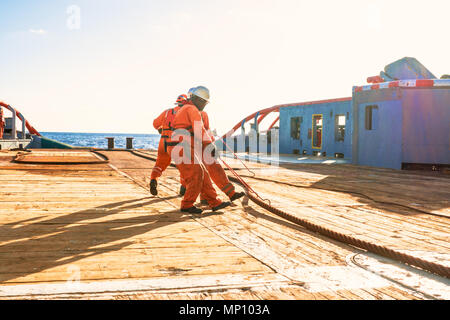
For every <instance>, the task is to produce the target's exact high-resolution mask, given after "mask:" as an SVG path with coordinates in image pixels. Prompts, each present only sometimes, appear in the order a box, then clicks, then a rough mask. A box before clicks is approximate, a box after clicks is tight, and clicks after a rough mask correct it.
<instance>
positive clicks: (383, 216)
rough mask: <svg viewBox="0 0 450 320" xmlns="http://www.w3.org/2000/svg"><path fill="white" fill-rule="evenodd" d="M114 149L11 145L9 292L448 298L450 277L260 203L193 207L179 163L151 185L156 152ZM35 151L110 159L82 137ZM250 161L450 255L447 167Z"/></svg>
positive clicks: (263, 179)
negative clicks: (24, 156)
mask: <svg viewBox="0 0 450 320" xmlns="http://www.w3.org/2000/svg"><path fill="white" fill-rule="evenodd" d="M102 154H104V155H106V156H107V157H109V158H110V160H111V162H110V164H109V165H108V164H84V165H76V164H72V165H39V164H35V165H32V164H18V163H12V162H11V160H12V158H13V157H14V156H15V155H16V152H5V151H3V152H0V261H1V263H0V299H24V298H25V299H59V298H69V299H266V300H269V299H276V300H278V299H296V300H302V299H307V300H311V299H321V300H323V299H345V300H347V299H358V300H361V299H450V281H449V280H448V279H444V278H442V277H439V276H435V275H431V274H429V273H427V272H424V271H421V270H418V269H416V268H412V267H409V266H405V265H403V264H401V263H397V262H395V261H391V260H389V259H386V258H381V257H379V256H376V255H373V254H370V253H367V252H364V251H362V250H359V249H356V248H354V247H351V246H348V245H345V244H342V243H339V242H336V241H333V240H330V239H327V238H325V237H322V236H319V235H317V234H313V233H311V232H309V231H307V230H305V229H303V228H301V227H299V226H296V225H294V224H292V223H290V222H287V221H284V220H283V219H281V218H279V217H277V216H275V215H273V214H271V213H269V212H267V211H266V210H264V209H261V208H259V207H257V206H256V205H254V204H252V203H249V204H248V205H243V204H242V203H241V202H239V201H238V202H236V203H235V204H234V206H233V207H231V208H229V209H228V208H227V209H226V210H224V211H223V212H219V213H215V214H212V213H208V212H206V214H204V215H202V216H201V217H193V216H191V215H185V214H182V213H180V212H179V210H178V208H179V205H180V201H181V199H180V198H179V197H178V196H177V193H178V189H179V182H178V179H179V178H178V172H177V170H176V169H172V168H170V169H168V170H167V171H166V172H165V174H164V176H163V177H162V179H161V180H160V187H159V191H160V194H159V196H158V197H152V196H151V195H150V194H149V192H148V190H147V189H146V188H144V187H145V186H147V185H148V183H149V180H148V176H149V174H150V171H151V168H152V167H153V164H154V163H153V162H152V161H149V160H146V159H143V158H140V157H137V156H135V155H133V154H131V153H129V152H126V151H124V152H106V151H105V152H102ZM29 157H30V158H32V159H34V160H36V161H39V160H40V159H42V160H48V159H53V160H55V161H68V162H76V161H77V160H81V161H83V162H85V161H89V159H92V161H97V160H99V159H98V158H97V157H96V156H95V155H94V154H92V153H90V152H88V151H81V150H78V151H55V150H53V151H45V150H42V151H37V150H36V151H33V153H32V154H30V155H29ZM226 161H227V162H229V163H230V164H232V165H233V167H235V168H242V164H240V163H239V162H236V161H233V160H226ZM248 165H249V166H250V167H251V168H252V171H253V172H254V173H255V174H256V176H255V177H252V175H251V174H250V173H249V172H248V171H246V170H239V173H240V174H241V175H242V176H243V177H245V179H246V181H247V182H248V183H250V184H251V185H252V186H253V187H254V188H255V189H256V190H257V191H258V192H259V193H261V195H262V196H263V197H265V198H268V199H270V200H271V202H272V204H273V205H275V206H277V207H280V208H283V209H284V210H286V211H289V212H290V213H293V214H296V215H299V216H301V217H302V218H307V219H309V220H310V221H312V222H315V223H320V224H321V225H324V226H327V227H330V228H333V229H334V230H336V231H339V232H343V233H346V234H349V235H352V236H354V237H358V238H360V239H364V240H369V241H372V242H374V243H378V244H383V245H386V246H389V247H390V248H394V249H396V250H399V251H404V252H407V253H409V254H411V255H415V256H418V257H421V258H426V259H428V260H430V261H435V262H438V263H440V264H443V265H450V233H449V230H450V228H449V226H450V219H449V218H448V217H449V216H450V176H448V175H443V174H440V175H438V174H421V173H417V172H404V171H394V170H385V169H374V168H364V167H355V166H351V165H301V166H299V165H286V166H284V167H281V168H273V167H269V166H267V165H263V164H256V163H252V164H248ZM274 180H276V182H274ZM220 196H221V197H222V198H224V195H223V194H220Z"/></svg>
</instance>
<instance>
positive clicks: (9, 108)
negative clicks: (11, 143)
mask: <svg viewBox="0 0 450 320" xmlns="http://www.w3.org/2000/svg"><path fill="white" fill-rule="evenodd" d="M0 107H4V108H6V109H8V110H9V111H11V112H12V113H13V118H14V115H16V116H17V117H18V118H19V119H20V120H21V121H22V134H23V137H24V138H25V127H26V128H27V129H28V131H29V132H30V134H34V135H37V136H41V134H40V133H39V132H38V131H37V130H36V129H35V128H34V127H33V126H32V125H31V124H30V123H29V122H28V121H27V120H26V119H25V117H24V116H23V115H22V114H21V113H20V112H19V111H18V110H17V109H15V108H13V107H11V106H10V105H9V104H6V103H4V102H1V101H0ZM13 121H15V119H14V120H13ZM14 138H15V137H14Z"/></svg>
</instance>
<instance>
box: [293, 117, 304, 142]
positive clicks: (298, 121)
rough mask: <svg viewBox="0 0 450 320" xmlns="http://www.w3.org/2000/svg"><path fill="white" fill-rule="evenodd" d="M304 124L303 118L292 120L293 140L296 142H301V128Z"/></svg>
mask: <svg viewBox="0 0 450 320" xmlns="http://www.w3.org/2000/svg"><path fill="white" fill-rule="evenodd" d="M302 122H303V117H294V118H291V138H292V139H295V140H300V130H301V128H300V126H301V123H302Z"/></svg>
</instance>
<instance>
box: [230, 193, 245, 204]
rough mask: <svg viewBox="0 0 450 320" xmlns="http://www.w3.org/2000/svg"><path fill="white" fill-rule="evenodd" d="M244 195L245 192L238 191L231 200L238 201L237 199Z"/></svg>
mask: <svg viewBox="0 0 450 320" xmlns="http://www.w3.org/2000/svg"><path fill="white" fill-rule="evenodd" d="M243 196H245V192H236V193H235V194H234V195H233V196H232V197H231V198H230V201H231V202H233V201H236V200H237V199H240V198H242V197H243Z"/></svg>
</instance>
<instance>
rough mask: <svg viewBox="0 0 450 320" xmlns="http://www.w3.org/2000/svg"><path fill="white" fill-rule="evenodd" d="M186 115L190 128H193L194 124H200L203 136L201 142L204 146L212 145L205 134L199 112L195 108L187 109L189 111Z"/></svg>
mask: <svg viewBox="0 0 450 320" xmlns="http://www.w3.org/2000/svg"><path fill="white" fill-rule="evenodd" d="M187 114H188V118H189V122H190V123H191V126H192V127H193V128H194V124H195V123H196V122H201V123H202V136H203V138H202V142H203V143H204V144H210V143H212V141H211V139H210V138H209V136H210V135H209V134H207V130H206V129H205V124H204V122H203V119H202V115H201V113H200V111H198V109H197V107H195V106H192V107H189V109H188V110H187ZM208 122H209V121H208Z"/></svg>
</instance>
